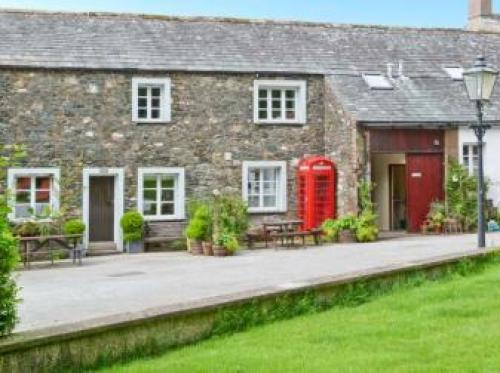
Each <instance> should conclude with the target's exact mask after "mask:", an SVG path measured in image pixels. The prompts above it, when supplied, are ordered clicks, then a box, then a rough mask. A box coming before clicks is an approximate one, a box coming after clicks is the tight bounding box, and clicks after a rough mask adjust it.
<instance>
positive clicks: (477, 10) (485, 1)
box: [469, 0, 493, 19]
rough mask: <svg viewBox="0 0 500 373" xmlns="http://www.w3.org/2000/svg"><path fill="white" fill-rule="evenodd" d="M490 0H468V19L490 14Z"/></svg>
mask: <svg viewBox="0 0 500 373" xmlns="http://www.w3.org/2000/svg"><path fill="white" fill-rule="evenodd" d="M492 9H493V8H492V6H491V0H469V19H474V18H478V17H484V16H491V15H492V13H493V12H492Z"/></svg>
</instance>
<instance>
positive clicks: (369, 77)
mask: <svg viewBox="0 0 500 373" xmlns="http://www.w3.org/2000/svg"><path fill="white" fill-rule="evenodd" d="M363 79H364V80H365V83H366V84H368V87H370V89H393V88H394V87H393V86H392V83H391V82H390V81H389V79H388V78H387V77H385V76H384V75H381V74H363Z"/></svg>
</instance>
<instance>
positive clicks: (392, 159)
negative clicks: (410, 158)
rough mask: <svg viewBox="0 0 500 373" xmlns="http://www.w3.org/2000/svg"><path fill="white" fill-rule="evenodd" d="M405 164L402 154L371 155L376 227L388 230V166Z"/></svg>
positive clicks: (404, 157)
mask: <svg viewBox="0 0 500 373" xmlns="http://www.w3.org/2000/svg"><path fill="white" fill-rule="evenodd" d="M391 164H406V156H405V155H404V154H373V155H372V159H371V171H372V180H373V182H374V183H375V189H374V191H373V193H374V196H373V197H374V198H373V199H374V202H375V204H376V211H377V215H378V226H379V228H380V229H382V230H389V229H390V221H389V220H390V213H389V165H391Z"/></svg>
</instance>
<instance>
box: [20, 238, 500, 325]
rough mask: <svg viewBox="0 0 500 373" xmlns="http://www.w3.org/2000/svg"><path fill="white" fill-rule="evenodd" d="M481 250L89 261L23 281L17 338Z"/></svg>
mask: <svg viewBox="0 0 500 373" xmlns="http://www.w3.org/2000/svg"><path fill="white" fill-rule="evenodd" d="M475 242H476V237H475V236H474V235H461V236H448V237H444V236H405V237H400V238H396V239H391V240H384V241H380V242H376V243H371V244H350V245H339V244H337V245H333V246H321V247H314V248H307V249H300V250H279V251H276V250H256V251H245V252H242V253H240V254H239V255H237V256H235V257H229V258H213V257H212V258H211V257H195V256H191V255H188V254H186V253H184V252H183V253H157V254H141V255H135V256H130V255H120V256H113V257H103V258H88V259H86V260H84V265H83V266H82V267H72V266H67V265H62V264H59V265H56V266H55V267H52V268H46V269H33V270H31V271H21V272H19V273H18V276H17V277H18V283H19V285H20V286H21V287H22V290H21V297H22V299H23V302H22V303H21V304H20V306H19V313H20V318H21V322H20V324H19V325H18V327H17V329H16V331H26V330H35V329H41V328H46V327H51V326H60V325H64V324H71V323H75V322H79V321H90V320H92V319H96V318H101V317H106V316H113V315H118V314H123V313H127V312H140V311H143V310H146V309H150V308H156V307H162V306H168V305H175V304H179V303H185V302H190V301H199V300H203V299H206V298H211V297H215V296H224V295H229V294H233V293H240V292H248V291H253V290H259V289H262V288H267V287H272V286H274V287H278V288H283V289H286V288H290V287H295V286H299V285H300V283H301V282H303V281H308V280H311V279H315V278H319V277H323V276H332V275H343V274H349V273H355V272H357V271H366V270H373V269H376V268H382V267H385V266H388V265H397V266H399V265H401V266H404V265H405V264H408V263H409V262H413V261H422V260H424V261H427V260H428V261H432V260H433V259H435V258H437V257H440V256H443V255H448V254H460V253H463V252H466V251H470V250H471V249H473V248H474V247H475ZM487 242H488V245H490V246H499V245H500V234H491V235H489V236H488V238H487Z"/></svg>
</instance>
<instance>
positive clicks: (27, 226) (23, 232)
mask: <svg viewBox="0 0 500 373" xmlns="http://www.w3.org/2000/svg"><path fill="white" fill-rule="evenodd" d="M14 233H15V234H16V235H17V236H19V237H38V236H40V233H41V230H40V225H39V224H38V223H37V222H36V221H34V220H26V221H23V222H22V223H20V224H18V225H16V226H15V227H14Z"/></svg>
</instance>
